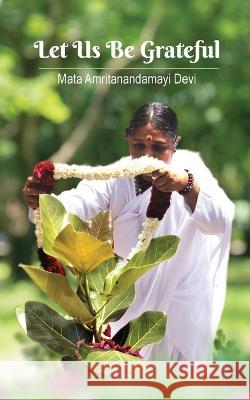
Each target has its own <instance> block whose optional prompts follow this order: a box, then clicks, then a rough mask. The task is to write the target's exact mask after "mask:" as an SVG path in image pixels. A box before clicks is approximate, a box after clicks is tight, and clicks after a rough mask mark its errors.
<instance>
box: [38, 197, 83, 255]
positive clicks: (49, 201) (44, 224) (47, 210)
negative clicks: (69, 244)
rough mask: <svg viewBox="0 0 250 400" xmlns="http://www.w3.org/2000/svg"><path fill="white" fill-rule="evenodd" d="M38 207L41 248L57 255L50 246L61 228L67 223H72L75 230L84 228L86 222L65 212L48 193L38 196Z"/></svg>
mask: <svg viewBox="0 0 250 400" xmlns="http://www.w3.org/2000/svg"><path fill="white" fill-rule="evenodd" d="M39 207H40V215H41V228H42V234H43V249H44V251H45V252H46V253H47V254H49V255H51V256H54V257H57V255H56V254H55V253H54V251H53V249H52V247H53V245H54V241H55V239H56V237H57V236H58V234H59V233H60V232H61V230H62V229H63V228H64V227H65V226H66V225H68V224H72V225H73V227H74V229H75V230H76V231H79V230H85V229H87V224H86V223H85V222H84V221H82V220H81V219H80V218H79V217H78V216H77V215H74V214H71V213H69V212H67V211H66V210H65V208H64V206H63V204H62V203H61V202H60V201H59V200H58V199H56V198H55V197H53V196H50V195H48V194H44V195H40V196H39Z"/></svg>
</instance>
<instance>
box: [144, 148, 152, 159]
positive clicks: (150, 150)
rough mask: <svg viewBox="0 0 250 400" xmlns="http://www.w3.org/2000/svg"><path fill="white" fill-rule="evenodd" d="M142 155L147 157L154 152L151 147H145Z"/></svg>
mask: <svg viewBox="0 0 250 400" xmlns="http://www.w3.org/2000/svg"><path fill="white" fill-rule="evenodd" d="M144 155H145V156H147V157H154V152H153V150H152V148H151V147H147V148H146V149H145V152H144Z"/></svg>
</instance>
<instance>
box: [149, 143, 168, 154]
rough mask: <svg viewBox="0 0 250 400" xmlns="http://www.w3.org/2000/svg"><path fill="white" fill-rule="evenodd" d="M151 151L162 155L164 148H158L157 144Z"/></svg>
mask: <svg viewBox="0 0 250 400" xmlns="http://www.w3.org/2000/svg"><path fill="white" fill-rule="evenodd" d="M152 148H153V151H155V152H156V153H162V152H163V151H164V150H166V148H165V147H163V146H159V145H158V144H155V145H154V146H152Z"/></svg>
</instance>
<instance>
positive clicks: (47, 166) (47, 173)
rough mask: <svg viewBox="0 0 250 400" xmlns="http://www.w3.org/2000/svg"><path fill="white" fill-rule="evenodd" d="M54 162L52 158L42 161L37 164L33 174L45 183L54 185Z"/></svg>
mask: <svg viewBox="0 0 250 400" xmlns="http://www.w3.org/2000/svg"><path fill="white" fill-rule="evenodd" d="M54 170H55V166H54V163H53V162H52V161H50V160H46V161H41V162H39V163H38V164H36V165H35V167H34V170H33V176H34V177H35V178H36V179H38V180H39V181H41V183H43V184H45V185H53V183H54V177H53V175H54Z"/></svg>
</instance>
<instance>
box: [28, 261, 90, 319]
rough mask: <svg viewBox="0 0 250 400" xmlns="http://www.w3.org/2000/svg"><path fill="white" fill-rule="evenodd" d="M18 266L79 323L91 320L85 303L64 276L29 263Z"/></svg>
mask: <svg viewBox="0 0 250 400" xmlns="http://www.w3.org/2000/svg"><path fill="white" fill-rule="evenodd" d="M20 267H21V268H23V270H24V271H25V272H26V273H27V274H28V275H29V277H30V278H31V279H32V280H33V282H35V284H36V285H37V286H38V287H39V288H40V289H41V290H42V291H43V292H44V293H46V294H47V295H48V296H49V297H50V298H51V299H52V300H53V301H54V302H55V303H56V304H58V305H59V306H60V307H62V308H63V309H64V310H65V311H66V312H67V314H69V315H71V316H72V317H73V318H75V319H77V320H78V321H79V322H81V323H84V322H87V321H91V320H93V316H92V315H91V313H90V312H89V310H88V309H87V307H86V305H85V304H84V303H83V302H82V301H81V300H80V298H79V297H78V296H77V294H76V293H75V292H74V291H73V289H72V287H71V286H70V284H69V283H68V281H67V279H66V278H65V276H63V275H59V274H55V273H53V272H48V271H45V270H43V269H41V268H36V267H32V266H29V265H23V264H20Z"/></svg>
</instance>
